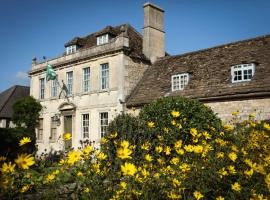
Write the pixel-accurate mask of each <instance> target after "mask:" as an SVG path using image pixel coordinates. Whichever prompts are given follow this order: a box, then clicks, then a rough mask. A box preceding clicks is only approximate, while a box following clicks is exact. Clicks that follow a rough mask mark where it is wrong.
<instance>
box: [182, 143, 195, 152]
mask: <svg viewBox="0 0 270 200" xmlns="http://www.w3.org/2000/svg"><path fill="white" fill-rule="evenodd" d="M184 149H185V150H186V151H187V152H193V146H192V145H191V144H189V145H185V146H184Z"/></svg>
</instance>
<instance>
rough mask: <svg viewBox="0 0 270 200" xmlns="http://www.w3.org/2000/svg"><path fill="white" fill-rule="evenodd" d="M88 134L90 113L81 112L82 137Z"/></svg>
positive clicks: (87, 136)
mask: <svg viewBox="0 0 270 200" xmlns="http://www.w3.org/2000/svg"><path fill="white" fill-rule="evenodd" d="M89 135H90V114H89V113H83V114H82V138H83V139H87V138H89Z"/></svg>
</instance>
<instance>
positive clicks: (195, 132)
mask: <svg viewBox="0 0 270 200" xmlns="http://www.w3.org/2000/svg"><path fill="white" fill-rule="evenodd" d="M189 132H190V134H191V135H192V136H193V137H196V135H197V134H198V131H197V129H196V128H191V129H190V131H189Z"/></svg>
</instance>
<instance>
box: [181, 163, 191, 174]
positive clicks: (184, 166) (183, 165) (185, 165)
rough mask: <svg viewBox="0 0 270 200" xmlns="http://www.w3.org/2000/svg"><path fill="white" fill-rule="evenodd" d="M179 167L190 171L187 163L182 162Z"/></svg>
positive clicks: (184, 170)
mask: <svg viewBox="0 0 270 200" xmlns="http://www.w3.org/2000/svg"><path fill="white" fill-rule="evenodd" d="M179 168H180V169H181V170H182V171H183V172H188V171H190V166H189V165H188V164H187V163H183V164H182V165H180V166H179Z"/></svg>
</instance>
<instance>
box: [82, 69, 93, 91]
mask: <svg viewBox="0 0 270 200" xmlns="http://www.w3.org/2000/svg"><path fill="white" fill-rule="evenodd" d="M90 75H91V70H90V67H86V68H83V80H82V92H83V93H86V92H89V91H90Z"/></svg>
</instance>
